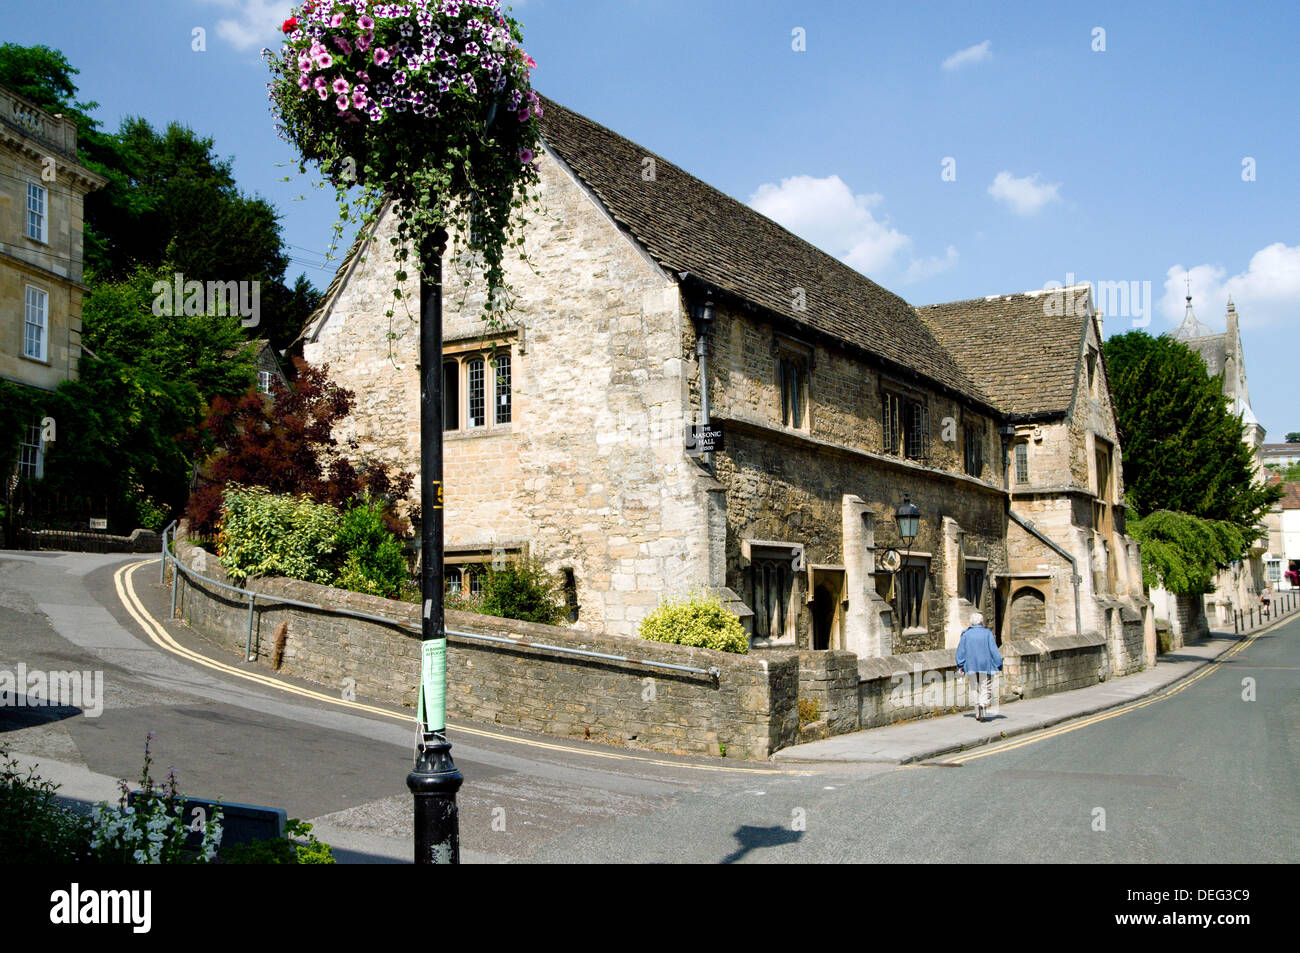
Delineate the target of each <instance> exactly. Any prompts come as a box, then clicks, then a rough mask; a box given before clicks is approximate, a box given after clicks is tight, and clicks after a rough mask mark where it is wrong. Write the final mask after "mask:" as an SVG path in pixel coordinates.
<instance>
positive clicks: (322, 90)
mask: <svg viewBox="0 0 1300 953" xmlns="http://www.w3.org/2000/svg"><path fill="white" fill-rule="evenodd" d="M316 93H317V95H319V96H320V98H321V99H329V98H330V88H329V87H328V86H317V87H316Z"/></svg>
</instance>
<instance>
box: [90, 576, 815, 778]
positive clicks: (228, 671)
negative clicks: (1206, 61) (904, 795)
mask: <svg viewBox="0 0 1300 953" xmlns="http://www.w3.org/2000/svg"><path fill="white" fill-rule="evenodd" d="M152 563H153V560H152V559H144V560H141V561H139V562H135V563H129V564H127V565H125V566H123V567H122V568H120V569H119V570H117V572H115V573H114V574H113V585H114V587H115V588H116V589H117V597H118V599H119V600H120V601H121V603H122V606H123V608H125V609H126V611H127V614H128V615H130V616H131V618H132V619H134V620H135V621H136V623H137V624H138V625H139V626H140V628H142V629H143V630H144V631H145V633H146V634H147V635H148V636H149V639H150V640H151V641H152V642H153V643H154V644H155V645H157V646H158V647H159V648H161V649H163V650H164V651H167V652H170V653H171V654H173V655H177V656H179V657H180V658H183V659H185V660H186V661H189V662H193V663H194V664H195V665H202V666H203V667H204V668H207V669H211V670H212V671H214V672H220V673H221V674H222V675H229V676H231V677H233V678H242V679H244V680H245V681H249V682H254V683H256V684H258V685H262V686H265V687H266V688H273V689H275V690H277V691H282V692H286V693H288V694H290V695H298V696H301V697H303V698H310V699H312V700H313V701H319V702H326V703H328V704H330V705H338V706H339V707H342V708H347V709H350V710H352V711H358V712H365V713H366V714H369V715H379V716H381V717H383V718H391V719H393V720H394V721H401V722H405V723H407V724H409V725H410V726H411V728H412V731H414V729H415V715H414V714H413V713H402V712H395V711H391V710H389V709H387V708H378V707H376V706H374V705H366V704H363V703H362V702H357V701H348V700H347V699H345V698H339V697H338V696H335V695H327V694H325V693H324V692H317V691H313V690H311V689H309V688H301V687H299V686H297V685H291V684H289V683H288V682H285V681H282V680H281V679H278V678H272V677H271V676H269V675H262V674H261V673H259V672H256V671H250V670H248V669H244V668H238V667H236V666H234V665H227V664H226V663H225V662H218V661H216V660H215V659H210V658H208V657H207V656H206V655H202V654H200V653H198V652H195V651H194V650H193V649H187V648H186V647H185V646H183V645H181V644H180V643H179V642H177V641H176V640H175V639H173V638H172V637H171V634H170V633H168V631H167V629H166V628H164V627H163V624H162V623H161V622H159V621H158V620H157V619H155V618H154V617H153V616H152V615H151V614H150V613H149V610H147V609H146V608H145V607H144V603H143V602H142V601H141V600H140V597H139V596H138V595H137V594H136V591H135V582H134V577H135V574H136V571H137V570H139V569H140V567H142V566H148V565H151V564H152ZM447 727H448V728H449V729H453V730H455V731H456V732H457V733H459V734H464V735H472V736H474V737H477V738H489V739H492V740H493V741H506V742H510V743H511V744H517V745H527V746H528V747H530V748H539V749H542V750H544V751H559V752H563V753H564V754H579V755H586V756H588V757H592V758H607V759H611V760H615V761H633V762H636V763H638V764H653V765H662V766H664V767H669V768H689V769H691V770H694V771H730V772H744V773H746V774H794V775H807V774H811V773H813V772H811V771H787V770H782V769H779V768H742V767H738V766H737V767H730V766H725V765H714V764H695V763H693V762H689V761H680V762H679V761H666V760H662V759H657V758H643V757H639V756H637V755H631V754H623V753H622V752H617V751H597V750H592V749H588V748H576V747H572V746H570V745H562V744H555V743H553V742H548V741H538V740H533V739H528V738H515V737H512V736H510V735H504V734H500V733H498V732H494V731H485V730H483V729H482V728H471V727H469V726H468V725H455V724H452V723H450V722H448V723H447Z"/></svg>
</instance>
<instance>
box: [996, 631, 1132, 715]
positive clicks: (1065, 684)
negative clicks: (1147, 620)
mask: <svg viewBox="0 0 1300 953" xmlns="http://www.w3.org/2000/svg"><path fill="white" fill-rule="evenodd" d="M1002 658H1003V675H1004V684H1003V689H1002V692H1003V698H1008V699H1010V698H1037V697H1039V696H1040V695H1052V694H1054V693H1056V692H1068V691H1073V690H1074V689H1076V688H1087V687H1088V686H1089V685H1095V684H1097V683H1098V682H1104V681H1105V680H1106V679H1107V678H1109V677H1110V674H1111V672H1110V657H1109V654H1108V653H1107V651H1106V640H1105V639H1103V638H1102V637H1100V636H1097V635H1089V634H1086V633H1085V634H1084V635H1062V636H1055V637H1050V638H1045V639H1034V640H1032V641H1028V642H1008V643H1007V644H1005V645H1003V646H1002Z"/></svg>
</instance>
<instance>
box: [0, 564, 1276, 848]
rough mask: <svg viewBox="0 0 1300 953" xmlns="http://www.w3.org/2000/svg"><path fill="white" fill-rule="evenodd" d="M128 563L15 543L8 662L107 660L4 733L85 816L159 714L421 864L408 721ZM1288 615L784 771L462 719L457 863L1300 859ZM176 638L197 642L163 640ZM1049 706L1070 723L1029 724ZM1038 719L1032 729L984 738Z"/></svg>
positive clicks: (815, 755) (7, 595)
mask: <svg viewBox="0 0 1300 953" xmlns="http://www.w3.org/2000/svg"><path fill="white" fill-rule="evenodd" d="M133 561H138V557H129V556H117V557H114V556H98V555H93V554H53V553H50V554H32V553H0V668H3V667H4V666H5V665H10V666H12V665H13V664H16V663H18V662H20V661H21V662H24V663H25V664H27V665H28V667H29V668H40V669H43V670H46V671H56V670H61V669H65V670H80V669H84V668H87V667H92V668H95V669H97V670H103V672H104V698H103V703H104V704H103V712H102V717H90V716H89V714H88V713H86V712H82V711H80V710H79V709H77V708H75V707H68V706H64V707H53V708H39V707H8V708H2V707H0V745H7V746H8V747H9V749H10V751H11V752H12V753H13V754H14V755H15V756H17V757H18V759H19V760H20V761H21V762H22V763H24V764H39V773H40V774H42V775H43V776H45V777H48V778H50V779H51V780H53V781H55V782H57V783H60V784H61V785H62V789H61V790H60V794H62V795H63V796H64V797H65V798H66V799H67V803H70V804H72V805H75V806H76V807H77V808H79V809H81V810H86V809H88V808H89V806H90V805H91V804H93V803H94V802H96V801H101V800H109V801H115V800H116V798H117V793H118V792H117V785H116V780H117V778H120V777H127V778H133V777H137V776H138V772H139V767H140V753H141V748H140V746H141V744H142V741H143V738H144V735H145V733H146V732H147V731H150V730H153V731H156V732H157V737H156V738H155V741H154V747H153V753H154V756H155V764H156V765H157V766H168V765H175V766H176V769H177V771H178V773H179V774H180V775H181V777H182V784H183V786H184V790H186V791H187V792H190V793H194V794H200V795H203V796H209V797H219V798H221V799H223V800H226V801H239V802H242V803H249V804H266V805H272V806H276V807H282V808H284V809H286V810H287V811H288V812H289V815H290V816H291V817H301V818H303V819H304V820H307V821H309V822H311V823H312V824H313V825H314V828H315V831H314V832H315V833H316V834H317V835H318V836H319V837H320V838H321V840H322V841H324V842H326V843H329V844H331V845H333V847H334V849H335V855H336V857H337V858H338V860H339V861H340V862H341V863H382V862H387V863H409V862H410V860H411V836H410V817H411V814H410V811H411V800H410V794H409V792H408V791H407V790H406V786H405V783H404V779H405V776H406V772H407V771H408V770H409V767H410V741H411V739H410V725H409V713H403V712H399V711H394V712H393V713H392V714H391V715H389V714H385V713H383V712H378V711H375V710H373V707H372V708H371V709H366V710H363V708H362V706H360V702H370V703H371V704H372V705H373V702H374V700H367V699H359V700H358V701H357V703H344V702H342V701H339V700H334V701H329V702H327V701H322V700H320V698H319V697H318V695H310V694H308V693H307V692H306V690H307V689H310V688H312V687H313V686H311V685H308V684H307V683H303V684H301V685H300V684H298V683H297V680H295V679H292V678H290V677H288V676H285V675H283V674H277V675H276V679H275V681H276V684H275V685H269V684H265V683H263V682H262V679H264V678H265V677H266V673H263V672H248V673H242V674H237V673H233V672H231V671H230V669H231V668H239V667H240V666H241V665H243V663H242V660H241V658H240V657H239V654H238V653H235V654H231V653H227V652H223V650H222V649H221V648H220V647H218V646H216V645H214V644H212V643H210V642H207V641H206V640H204V639H203V638H202V637H201V636H200V635H199V634H198V633H195V632H193V631H192V630H189V629H188V628H187V627H186V626H185V625H184V624H183V623H181V622H174V621H172V620H169V619H168V618H167V616H168V614H169V611H168V610H169V606H170V600H169V592H168V590H167V589H166V588H164V587H160V586H158V585H157V577H156V576H153V575H152V574H153V573H155V572H156V571H157V565H156V563H153V564H149V563H144V564H142V565H140V566H139V567H136V568H137V569H138V571H134V570H131V569H130V568H129V566H128V564H129V563H131V562H133ZM132 572H134V575H132ZM119 575H120V576H121V578H119ZM133 580H134V581H133ZM124 600H125V601H124ZM128 603H129V604H130V605H129V606H128ZM131 607H133V608H131ZM142 620H143V621H142ZM1279 621H1285V622H1286V623H1287V626H1286V628H1284V629H1279V630H1278V631H1276V632H1273V631H1271V630H1272V629H1274V628H1277V626H1276V625H1273V624H1270V625H1269V626H1263V627H1257V628H1256V629H1255V630H1252V632H1250V633H1247V634H1245V635H1242V636H1233V635H1232V634H1231V633H1215V637H1214V638H1212V639H1210V640H1208V641H1205V642H1201V643H1198V644H1195V645H1192V646H1189V647H1187V648H1184V649H1180V650H1178V651H1177V652H1176V653H1172V654H1168V655H1165V656H1162V657H1161V659H1160V661H1159V663H1158V664H1157V666H1156V668H1155V669H1154V670H1153V671H1150V672H1143V673H1140V674H1138V675H1134V676H1128V677H1126V678H1124V679H1118V680H1113V681H1110V682H1107V683H1104V684H1102V685H1099V686H1095V687H1093V688H1089V689H1083V690H1081V691H1077V692H1071V693H1065V694H1061V695H1054V696H1050V697H1047V698H1041V699H1032V700H1030V701H1020V702H1015V703H1011V704H1006V705H1005V706H1004V707H1003V709H1002V711H1001V712H999V715H998V720H997V721H993V722H990V723H988V724H984V725H977V724H976V723H975V722H974V720H973V718H970V717H965V718H963V717H962V716H960V715H958V716H955V717H944V718H936V719H931V720H928V721H922V722H913V723H910V724H906V725H899V726H892V727H887V728H878V729H873V730H870V731H866V732H859V733H857V734H854V735H846V736H841V737H839V738H835V739H831V740H830V741H829V742H819V743H817V744H816V745H806V746H799V747H798V748H793V749H789V750H787V751H785V752H782V753H781V754H780V755H779V756H778V759H777V760H778V762H783V763H771V762H736V763H734V764H732V763H731V762H730V759H726V760H723V759H718V758H713V759H694V758H687V757H676V756H672V755H664V754H658V753H654V752H644V751H633V750H622V749H614V748H610V747H607V746H599V745H595V744H594V743H590V742H582V741H580V740H578V741H566V740H565V739H559V738H555V737H553V736H529V735H527V734H525V733H520V732H513V731H510V730H508V729H505V728H502V727H501V726H497V725H482V724H477V723H473V722H466V723H464V724H461V725H457V726H455V728H454V730H453V731H452V732H450V734H452V735H454V739H453V740H454V744H455V745H456V763H457V765H458V766H459V767H460V768H461V770H462V771H463V772H464V774H465V779H466V783H465V786H464V787H463V788H462V789H461V791H460V795H459V797H458V803H459V806H460V820H461V845H462V848H461V859H462V861H463V862H466V863H502V862H532V863H546V862H562V863H575V862H576V863H592V862H597V863H610V862H618V863H626V862H635V863H657V862H674V863H680V862H690V863H718V862H723V863H751V862H768V863H801V862H803V863H807V862H857V863H861V862H872V863H905V862H906V863H913V862H917V861H925V862H970V861H976V860H977V861H980V862H998V863H1001V862H1005V863H1018V864H1022V863H1026V862H1057V863H1059V862H1061V861H1063V860H1065V861H1070V862H1083V863H1135V862H1139V863H1223V862H1232V861H1236V862H1245V863H1260V862H1279V863H1292V862H1294V858H1295V844H1296V843H1297V839H1296V838H1297V833H1296V832H1297V831H1300V807H1297V802H1296V800H1295V791H1296V790H1297V789H1300V787H1298V786H1300V774H1297V771H1300V735H1298V734H1296V732H1295V729H1294V726H1295V725H1297V724H1300V701H1297V699H1300V655H1298V654H1297V653H1300V614H1297V613H1292V614H1291V615H1289V616H1287V617H1286V618H1285V620H1279ZM146 622H147V623H148V624H147V625H146ZM155 630H157V631H155ZM163 633H165V634H167V635H169V636H170V637H171V638H172V639H174V640H175V641H176V642H177V643H178V645H179V646H180V647H181V648H185V649H189V650H192V651H193V652H194V653H197V654H196V655H195V656H194V657H181V656H180V655H178V654H177V651H175V650H169V649H165V648H164V646H163V644H162V641H161V639H160V638H156V637H155V636H161V635H162V634H163ZM1225 652H1226V653H1231V655H1230V657H1226V658H1225V657H1223V653H1225ZM199 656H203V657H205V659H206V661H204V662H200V661H199V658H198V657H199ZM208 662H210V663H211V664H208ZM221 662H224V663H226V667H225V668H219V665H220V663H221ZM253 676H256V677H257V681H250V680H249V679H250V678H252V677H253ZM1243 676H1249V678H1250V680H1251V683H1252V686H1254V684H1255V683H1256V682H1257V683H1258V700H1257V701H1256V698H1255V692H1254V689H1253V688H1252V692H1251V695H1250V697H1249V698H1247V697H1245V696H1244V695H1243V690H1242V686H1243V684H1244V680H1243ZM314 688H315V689H316V690H319V689H320V686H314ZM1144 696H1151V697H1149V698H1147V700H1145V701H1143V700H1141V699H1143V697H1144ZM1106 709H1110V711H1108V712H1107V713H1106V714H1096V715H1093V716H1092V717H1081V716H1084V715H1087V714H1089V713H1091V712H1097V711H1104V710H1106ZM1056 721H1065V722H1066V723H1065V724H1062V725H1060V726H1059V727H1057V728H1054V729H1051V730H1048V731H1036V729H1038V728H1042V727H1047V726H1049V725H1051V724H1053V723H1055V722H1056ZM1025 732H1035V733H1033V734H1025V735H1024V736H1023V737H1020V738H1016V739H1015V740H1013V741H1003V742H1002V743H994V744H990V743H989V742H991V741H997V740H999V739H1001V738H1002V736H1003V735H1004V734H1006V735H1008V736H1010V735H1014V734H1022V733H1025ZM827 748H829V749H830V753H829V755H828V754H827V753H826V749H827ZM819 750H820V752H821V753H819ZM809 751H811V754H808V753H807V752H809ZM927 757H928V758H930V760H922V759H925V758H927ZM935 767H942V768H944V770H934V768H935ZM953 768H956V770H953ZM1099 809H1104V811H1105V812H1106V818H1107V822H1106V823H1107V826H1105V827H1098V826H1097V820H1096V818H1097V816H1098V815H1097V812H1098V810H1099Z"/></svg>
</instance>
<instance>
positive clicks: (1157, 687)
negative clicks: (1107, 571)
mask: <svg viewBox="0 0 1300 953" xmlns="http://www.w3.org/2000/svg"><path fill="white" fill-rule="evenodd" d="M1298 613H1300V609H1293V610H1292V611H1290V612H1287V613H1283V612H1278V613H1277V616H1276V618H1274V619H1271V620H1269V621H1268V622H1266V623H1263V624H1259V625H1256V626H1255V628H1254V629H1251V630H1250V631H1248V632H1243V633H1241V634H1236V633H1232V632H1224V631H1217V630H1211V632H1210V637H1209V638H1208V639H1200V640H1198V641H1195V642H1192V643H1189V644H1187V645H1185V646H1183V647H1182V648H1180V649H1178V650H1177V651H1174V652H1166V653H1165V654H1163V655H1159V656H1157V657H1156V664H1155V667H1154V668H1150V669H1147V670H1145V671H1142V672H1138V673H1137V674H1134V675H1126V676H1124V677H1122V678H1116V679H1108V680H1106V681H1104V682H1099V683H1098V684H1096V685H1091V686H1089V687H1088V688H1079V689H1075V690H1074V691H1069V692H1060V693H1058V694H1055V695H1046V696H1043V697H1040V698H1030V699H1022V700H1019V701H1011V702H1003V703H1002V705H1001V706H1000V707H999V708H998V709H997V711H996V713H995V714H992V715H989V716H987V717H986V720H985V721H983V722H978V721H976V720H975V712H974V709H970V710H968V711H965V712H959V713H957V714H954V715H939V716H936V717H934V718H926V719H922V720H920V721H908V722H903V723H901V724H897V725H887V726H884V727H880V728H867V729H864V730H862V731H855V732H853V733H851V734H847V735H836V736H835V737H833V738H826V739H824V740H822V741H811V742H808V743H807V744H801V745H792V746H791V747H789V748H782V749H781V750H780V751H778V752H777V753H776V754H775V755H773V758H772V760H774V761H782V762H806V763H807V762H842V763H870V762H878V763H883V764H912V763H914V762H920V761H929V760H932V759H934V758H939V757H942V756H944V755H950V754H954V753H956V752H961V751H967V750H969V749H972V748H978V747H981V746H983V745H987V744H992V743H994V742H997V741H1002V740H1004V739H1006V738H1012V737H1014V736H1016V735H1023V734H1026V733H1028V732H1031V731H1040V730H1042V729H1044V728H1050V727H1051V726H1053V725H1058V724H1061V723H1062V722H1066V721H1073V720H1075V719H1078V718H1086V717H1087V716H1089V715H1095V714H1098V713H1100V712H1104V711H1110V710H1111V709H1115V708H1120V707H1122V706H1124V705H1128V704H1131V703H1133V702H1136V701H1140V700H1141V699H1144V698H1149V697H1151V696H1153V695H1157V694H1159V693H1161V692H1163V691H1165V690H1166V689H1168V688H1169V687H1170V686H1172V685H1174V684H1176V683H1178V682H1181V681H1183V680H1184V679H1186V678H1188V677H1190V676H1192V675H1194V674H1195V673H1196V672H1197V671H1199V670H1202V669H1204V668H1205V667H1206V666H1208V665H1211V664H1213V663H1214V662H1215V660H1217V659H1218V658H1219V657H1220V656H1222V655H1223V654H1224V653H1225V652H1229V651H1231V650H1232V649H1233V648H1234V647H1235V646H1238V645H1240V644H1242V643H1243V642H1245V641H1247V640H1249V639H1251V638H1254V637H1255V636H1257V635H1260V634H1262V633H1264V632H1268V631H1271V630H1272V629H1274V628H1276V627H1277V626H1279V625H1282V624H1283V623H1285V622H1287V621H1290V620H1291V619H1293V618H1295V617H1296V615H1297V614H1298Z"/></svg>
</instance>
